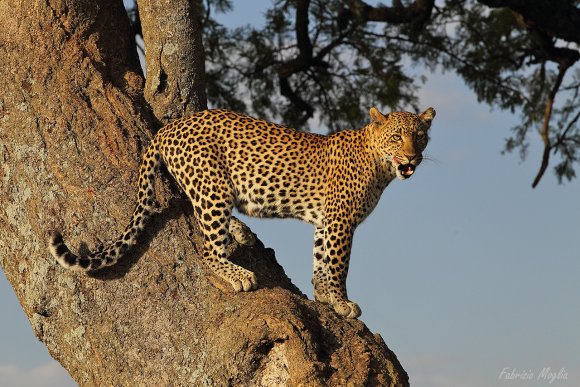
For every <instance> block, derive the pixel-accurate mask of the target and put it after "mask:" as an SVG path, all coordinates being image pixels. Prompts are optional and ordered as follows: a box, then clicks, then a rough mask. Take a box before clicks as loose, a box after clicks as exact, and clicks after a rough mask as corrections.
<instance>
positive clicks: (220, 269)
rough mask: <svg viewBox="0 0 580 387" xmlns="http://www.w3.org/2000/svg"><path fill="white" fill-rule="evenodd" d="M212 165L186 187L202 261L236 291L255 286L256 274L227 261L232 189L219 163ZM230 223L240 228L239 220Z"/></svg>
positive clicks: (256, 282)
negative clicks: (199, 234)
mask: <svg viewBox="0 0 580 387" xmlns="http://www.w3.org/2000/svg"><path fill="white" fill-rule="evenodd" d="M213 167H214V168H212V169H206V170H205V174H204V175H205V176H198V179H197V184H196V185H195V186H190V187H188V191H187V195H188V196H189V198H190V200H191V202H192V204H193V207H194V210H195V215H196V218H197V221H198V223H199V225H200V228H201V231H202V233H203V238H204V243H203V260H204V261H205V262H206V263H207V265H208V266H209V267H210V268H211V269H212V270H213V271H214V272H215V273H216V274H217V275H218V276H220V277H221V278H223V279H224V280H226V281H228V282H229V283H230V284H232V286H233V288H234V290H235V291H237V292H240V291H249V290H252V289H256V288H257V286H258V281H257V278H256V275H255V274H254V273H252V272H251V271H249V270H246V269H244V268H243V267H240V266H238V265H236V264H234V263H232V262H230V261H229V260H228V257H227V246H228V244H229V243H230V242H231V233H230V229H231V226H230V225H231V223H232V216H231V213H232V207H233V204H234V188H233V187H232V186H231V183H230V182H229V181H228V179H226V178H225V173H223V172H222V171H221V170H220V169H219V165H214V166H213ZM233 222H234V224H233V226H234V230H237V229H238V228H239V227H241V226H240V225H239V224H238V222H239V220H237V219H236V220H233ZM245 238H246V239H247V237H245ZM240 239H242V237H241V236H240Z"/></svg>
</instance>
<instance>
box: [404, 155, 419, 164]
mask: <svg viewBox="0 0 580 387" xmlns="http://www.w3.org/2000/svg"><path fill="white" fill-rule="evenodd" d="M405 157H406V158H407V160H409V162H411V160H413V159H414V158H415V157H417V154H412V155H407V154H406V155H405Z"/></svg>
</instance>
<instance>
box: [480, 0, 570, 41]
mask: <svg viewBox="0 0 580 387" xmlns="http://www.w3.org/2000/svg"><path fill="white" fill-rule="evenodd" d="M478 1H479V2H480V3H482V4H485V5H487V6H488V7H492V8H499V7H502V8H509V9H511V10H512V11H514V12H516V13H518V14H520V15H521V16H522V17H523V18H524V22H525V23H526V24H527V26H528V28H537V29H539V30H543V31H545V32H546V33H547V34H548V35H550V36H553V37H555V38H559V39H564V40H567V41H569V42H576V43H580V9H578V8H577V7H575V6H574V2H572V1H561V0H560V1H555V0H540V1H538V0H536V1H530V0H478Z"/></svg>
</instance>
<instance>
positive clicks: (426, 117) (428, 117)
mask: <svg viewBox="0 0 580 387" xmlns="http://www.w3.org/2000/svg"><path fill="white" fill-rule="evenodd" d="M419 118H420V119H421V120H422V121H423V122H424V123H425V124H427V127H430V126H431V121H433V118H435V109H433V108H432V107H430V108H427V110H425V111H424V112H423V113H421V114H419Z"/></svg>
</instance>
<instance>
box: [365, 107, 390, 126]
mask: <svg viewBox="0 0 580 387" xmlns="http://www.w3.org/2000/svg"><path fill="white" fill-rule="evenodd" d="M369 114H370V116H371V121H372V122H375V123H377V124H379V125H380V124H384V123H385V122H387V116H388V114H387V116H386V115H384V114H383V113H381V112H380V111H379V109H377V108H376V107H374V106H373V107H372V108H371V109H370V110H369Z"/></svg>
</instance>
